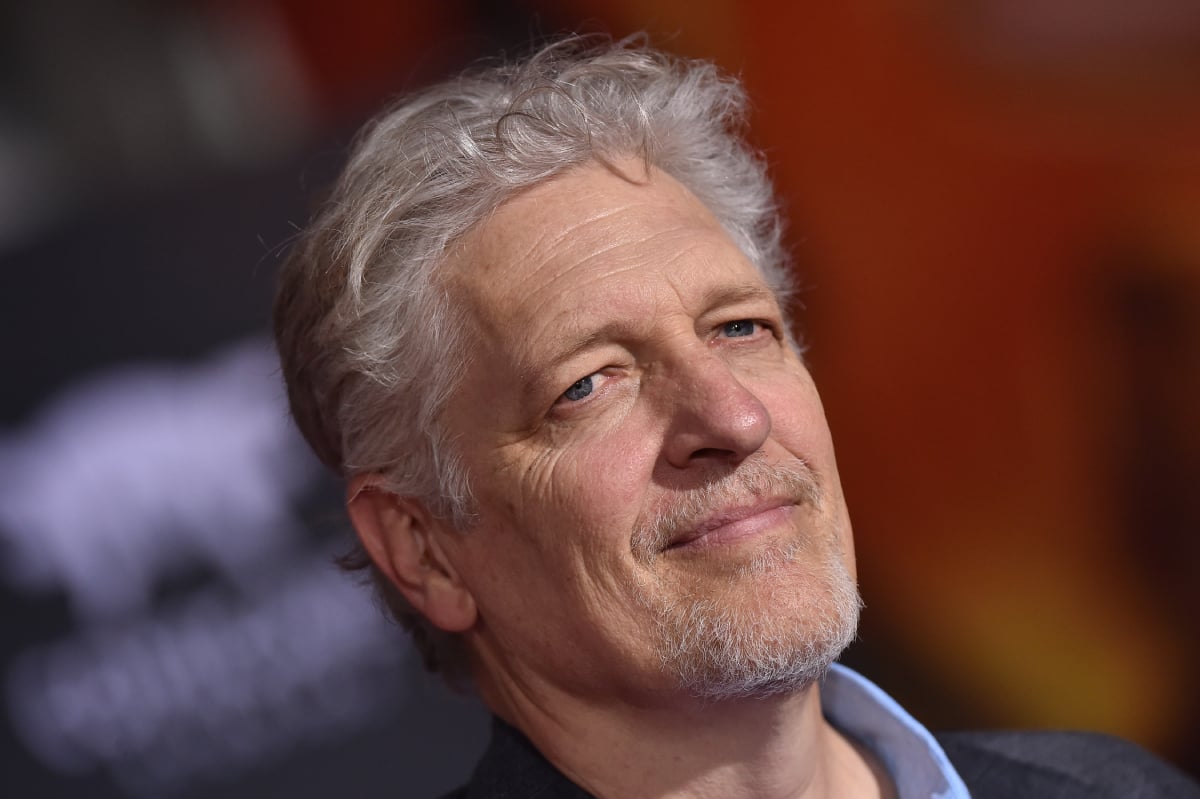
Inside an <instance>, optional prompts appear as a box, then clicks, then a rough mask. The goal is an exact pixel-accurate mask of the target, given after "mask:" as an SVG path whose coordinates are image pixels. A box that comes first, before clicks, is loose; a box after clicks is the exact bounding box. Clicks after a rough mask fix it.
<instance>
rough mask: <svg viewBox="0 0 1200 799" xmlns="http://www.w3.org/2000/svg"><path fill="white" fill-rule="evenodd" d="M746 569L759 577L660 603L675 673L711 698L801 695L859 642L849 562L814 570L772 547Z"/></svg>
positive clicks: (663, 649) (660, 626) (685, 687)
mask: <svg viewBox="0 0 1200 799" xmlns="http://www.w3.org/2000/svg"><path fill="white" fill-rule="evenodd" d="M739 571H740V573H741V574H742V576H745V577H753V578H755V579H753V580H752V581H750V582H749V583H747V581H745V580H734V581H732V582H730V583H728V584H727V588H726V590H724V591H720V592H717V593H716V594H713V593H711V592H706V593H705V594H704V595H703V596H701V595H698V594H695V593H693V594H690V595H684V596H680V597H677V598H676V599H675V601H670V602H665V601H660V602H659V603H657V604H658V607H657V608H655V616H656V622H657V632H658V640H659V657H660V661H661V663H662V666H663V669H664V671H665V672H666V673H667V675H668V677H669V678H670V679H671V680H673V681H674V682H675V684H676V685H677V686H678V687H679V688H680V689H681V690H682V691H684V692H685V693H687V694H688V695H690V696H692V697H694V698H697V699H700V700H702V701H709V702H716V701H727V700H733V699H745V698H754V697H759V698H761V697H770V696H779V695H783V694H789V693H794V692H797V691H802V690H804V689H806V688H807V687H808V686H810V685H812V684H813V683H814V682H817V681H818V680H820V679H821V678H822V677H824V676H825V673H826V672H827V671H828V670H829V667H830V665H832V664H833V662H834V661H835V660H837V658H838V657H839V656H840V655H841V654H842V651H843V650H844V649H845V648H846V647H847V646H849V645H850V643H851V642H852V641H853V640H854V638H855V636H856V634H857V630H858V618H859V613H860V610H861V608H862V602H861V600H860V598H859V595H858V589H857V587H856V586H855V584H854V580H853V578H852V577H851V576H850V574H849V573H848V571H847V570H846V567H845V565H844V564H843V562H842V560H841V559H840V558H837V557H836V556H835V557H831V558H828V559H827V560H826V562H825V563H824V564H823V567H822V568H819V569H812V568H811V567H809V568H805V567H804V566H803V565H802V563H800V562H798V561H797V560H796V559H795V558H794V554H793V556H792V557H788V553H787V552H786V551H784V552H780V551H775V552H771V551H767V552H764V553H762V554H760V555H759V556H757V557H755V558H753V559H752V560H751V561H749V562H748V563H744V564H743V565H742V567H741V569H740V570H739Z"/></svg>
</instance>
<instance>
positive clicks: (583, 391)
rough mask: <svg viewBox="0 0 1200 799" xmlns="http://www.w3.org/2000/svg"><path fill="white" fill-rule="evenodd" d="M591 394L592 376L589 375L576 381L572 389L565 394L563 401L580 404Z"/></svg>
mask: <svg viewBox="0 0 1200 799" xmlns="http://www.w3.org/2000/svg"><path fill="white" fill-rule="evenodd" d="M591 393H592V376H591V375H588V376H587V377H585V378H583V379H582V380H576V381H575V382H574V383H572V384H571V387H570V388H568V389H567V390H566V391H564V392H563V399H567V400H570V401H571V402H578V401H579V400H581V399H583V398H584V397H586V396H587V395H588V394H591Z"/></svg>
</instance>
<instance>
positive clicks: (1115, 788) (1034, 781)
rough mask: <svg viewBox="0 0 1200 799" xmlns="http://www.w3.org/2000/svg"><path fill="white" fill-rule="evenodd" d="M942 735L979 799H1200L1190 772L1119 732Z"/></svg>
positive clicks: (975, 796) (957, 767)
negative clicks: (1187, 773)
mask: <svg viewBox="0 0 1200 799" xmlns="http://www.w3.org/2000/svg"><path fill="white" fill-rule="evenodd" d="M937 738H938V741H939V742H940V743H941V744H942V747H943V748H944V749H945V751H946V755H947V756H948V757H949V758H950V762H951V763H953V764H954V767H955V769H957V770H958V772H959V774H960V776H962V778H963V781H964V782H965V783H966V784H967V787H968V788H970V789H971V795H972V797H973V799H992V798H993V797H995V798H996V799H999V797H1011V796H1022V797H1031V798H1032V797H1046V798H1047V799H1075V797H1079V798H1080V799H1082V798H1083V797H1101V798H1106V797H1112V799H1117V798H1118V797H1120V799H1200V786H1198V785H1197V784H1196V783H1195V782H1193V781H1192V780H1191V779H1190V778H1188V777H1187V776H1186V775H1184V773H1183V772H1181V771H1179V770H1178V769H1176V768H1175V767H1174V766H1171V765H1169V764H1167V763H1166V762H1164V761H1163V760H1160V759H1159V758H1158V757H1156V756H1155V755H1153V754H1151V753H1150V752H1147V751H1146V750H1145V749H1142V748H1141V747H1139V746H1137V745H1135V744H1133V743H1130V742H1129V741H1126V740H1124V739H1121V738H1117V737H1114V736H1112V735H1104V734H1100V733H1085V732H1049V731H1038V732H971V733H945V734H941V735H938V736H937Z"/></svg>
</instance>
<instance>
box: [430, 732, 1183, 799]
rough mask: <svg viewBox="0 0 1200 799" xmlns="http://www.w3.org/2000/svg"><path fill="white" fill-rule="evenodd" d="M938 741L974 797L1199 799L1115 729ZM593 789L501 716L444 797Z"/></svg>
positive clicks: (536, 797) (526, 797)
mask: <svg viewBox="0 0 1200 799" xmlns="http://www.w3.org/2000/svg"><path fill="white" fill-rule="evenodd" d="M938 741H939V742H940V743H941V744H942V746H943V747H944V748H945V750H946V754H947V755H948V756H949V757H950V762H952V763H953V764H954V767H955V768H956V769H957V770H958V773H959V774H960V775H961V776H962V778H963V782H965V783H966V784H967V787H968V788H969V789H970V790H971V797H972V799H1200V786H1197V785H1196V783H1194V782H1192V781H1191V780H1189V779H1188V778H1187V777H1186V776H1184V775H1183V773H1182V772H1180V771H1177V770H1176V769H1174V768H1173V767H1171V766H1169V765H1167V764H1166V763H1164V762H1163V761H1161V760H1159V759H1158V758H1156V757H1155V756H1154V755H1152V754H1150V753H1149V752H1146V751H1145V750H1143V749H1140V748H1138V747H1137V746H1134V745H1133V744H1131V743H1128V742H1127V741H1123V740H1121V739H1119V738H1113V737H1111V736H1108V735H1097V734H1093V733H1074V732H982V733H981V732H972V733H951V734H947V735H939V736H938ZM590 797H591V794H589V793H587V792H586V791H584V790H583V789H582V788H580V787H579V786H577V785H575V783H573V782H571V781H570V780H569V779H567V778H566V777H565V776H563V775H562V774H561V773H559V771H558V770H557V769H555V768H554V766H552V765H550V763H549V761H547V760H546V759H545V758H544V757H542V756H541V754H540V753H539V752H538V751H537V750H536V749H534V748H533V745H532V744H531V743H529V741H528V739H526V738H525V736H524V735H522V734H521V733H520V732H518V731H517V730H515V729H513V728H512V727H510V726H509V725H507V724H505V723H504V722H503V721H500V720H498V719H497V720H496V721H495V723H494V725H493V728H492V741H491V744H490V745H489V746H488V748H487V751H486V752H484V755H483V759H482V760H480V761H479V765H478V766H477V767H476V769H475V773H474V774H472V775H471V781H470V782H469V783H467V784H466V785H465V786H463V787H462V788H459V789H458V790H456V791H453V792H451V793H449V794H447V795H446V796H445V797H444V799H590ZM904 799H907V797H905V798H904Z"/></svg>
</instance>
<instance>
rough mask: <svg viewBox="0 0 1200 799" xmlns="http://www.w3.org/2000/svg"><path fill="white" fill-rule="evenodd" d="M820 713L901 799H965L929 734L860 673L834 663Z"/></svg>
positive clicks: (824, 686) (967, 796)
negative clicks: (872, 760)
mask: <svg viewBox="0 0 1200 799" xmlns="http://www.w3.org/2000/svg"><path fill="white" fill-rule="evenodd" d="M821 710H822V712H823V713H824V715H825V718H826V719H827V720H828V721H829V723H830V724H832V725H833V726H834V727H837V728H838V729H839V730H840V731H841V732H842V733H844V734H845V735H847V736H848V737H850V738H853V739H854V740H855V741H858V742H859V743H860V744H862V745H863V746H865V747H866V748H867V749H869V750H870V751H871V752H872V753H873V754H874V755H875V756H876V757H878V758H879V759H880V761H882V762H883V766H884V768H885V769H886V770H887V772H888V774H889V775H891V778H892V780H893V781H894V782H895V783H896V791H897V793H898V794H899V796H900V799H970V796H971V795H970V793H969V792H968V791H967V786H966V785H964V784H963V781H962V778H961V777H960V776H959V775H958V772H957V771H955V770H954V766H952V765H951V764H950V759H949V758H948V757H946V753H945V752H944V751H943V750H942V747H941V745H940V744H938V742H937V741H936V740H934V737H933V735H932V734H931V733H930V732H929V730H927V729H925V727H924V726H922V725H921V724H920V722H918V721H917V720H916V719H914V718H913V717H912V716H910V715H909V714H908V713H907V712H906V711H905V710H904V708H902V707H900V705H899V704H897V703H896V700H895V699H892V698H891V697H890V696H888V695H887V694H886V693H884V692H883V690H882V689H881V688H880V687H879V686H877V685H875V683H873V682H871V681H870V680H868V679H867V678H866V677H863V676H862V675H861V674H859V673H857V672H855V671H852V670H851V669H848V668H846V667H845V666H842V665H840V664H837V663H835V664H834V665H833V667H832V668H831V669H830V671H829V674H828V675H827V676H826V677H825V679H824V681H822V683H821Z"/></svg>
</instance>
